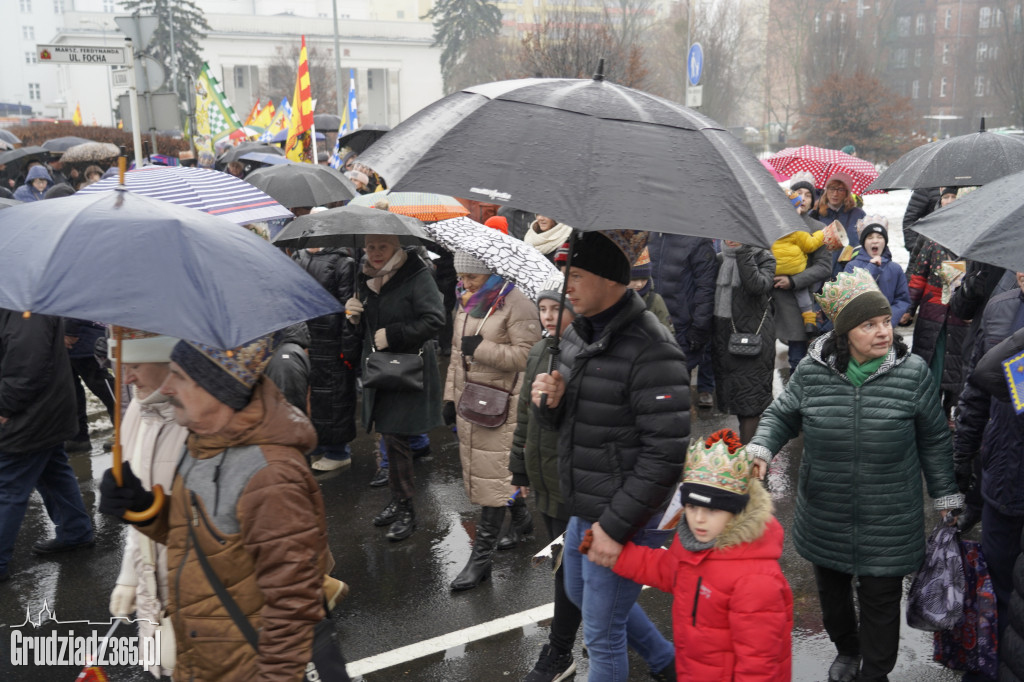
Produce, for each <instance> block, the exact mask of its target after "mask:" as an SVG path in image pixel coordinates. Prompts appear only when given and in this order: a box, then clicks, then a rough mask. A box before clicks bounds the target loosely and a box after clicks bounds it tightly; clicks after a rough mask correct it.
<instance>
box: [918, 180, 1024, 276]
mask: <svg viewBox="0 0 1024 682" xmlns="http://www.w3.org/2000/svg"><path fill="white" fill-rule="evenodd" d="M1021 225H1024V171H1022V172H1018V173H1014V174H1013V175H1007V176H1006V177H1004V178H999V179H998V180H995V181H993V182H991V183H989V184H987V185H985V186H984V187H982V188H980V189H977V190H975V191H973V192H971V193H970V194H968V195H967V196H965V197H962V198H960V199H957V200H956V201H954V202H953V203H951V204H949V205H947V206H944V207H943V208H940V209H938V210H937V211H935V212H934V213H932V214H931V215H928V216H925V217H924V218H922V219H921V220H919V221H918V222H917V223H915V224H914V229H915V230H917V231H918V232H920V233H921V234H922V235H924V236H925V237H928V238H929V239H932V240H934V241H936V242H938V243H939V244H941V245H943V246H945V247H946V248H947V249H949V250H950V251H952V252H953V253H955V254H956V255H958V256H959V257H961V258H970V259H971V260H976V261H980V262H982V263H989V264H991V265H997V266H999V267H1002V268H1006V269H1008V270H1010V271H1012V272H1024V239H1022V238H1021Z"/></svg>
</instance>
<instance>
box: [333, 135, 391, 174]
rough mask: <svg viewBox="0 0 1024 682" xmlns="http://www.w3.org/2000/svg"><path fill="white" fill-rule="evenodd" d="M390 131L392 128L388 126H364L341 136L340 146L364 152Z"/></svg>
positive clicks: (356, 151) (357, 152)
mask: <svg viewBox="0 0 1024 682" xmlns="http://www.w3.org/2000/svg"><path fill="white" fill-rule="evenodd" d="M390 131H391V128H389V127H388V126H363V127H362V128H359V129H358V130H353V131H352V132H351V133H347V134H345V135H342V136H341V137H339V138H338V146H339V147H348V148H349V149H351V150H352V151H354V152H355V153H356V154H362V153H363V152H365V151H366V150H367V149H369V148H370V145H372V144H373V143H374V142H376V141H377V140H379V139H380V138H382V137H384V135H385V134H386V133H388V132H390ZM378 172H380V171H378Z"/></svg>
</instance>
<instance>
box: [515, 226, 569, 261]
mask: <svg viewBox="0 0 1024 682" xmlns="http://www.w3.org/2000/svg"><path fill="white" fill-rule="evenodd" d="M536 224H537V221H533V222H532V223H531V224H530V229H529V230H527V231H526V236H525V237H523V241H524V242H526V243H527V244H529V245H530V246H532V247H533V248H535V249H537V250H538V251H540V252H541V253H543V254H544V255H545V256H546V255H548V254H549V253H554V252H555V250H556V249H558V247H559V246H561V245H562V244H564V243H566V242H567V241H569V237H570V236H571V235H572V228H571V227H569V226H568V225H563V224H562V223H556V224H555V226H554V227H552V228H551V229H550V230H548V231H547V232H538V231H537V230H535V229H534V225H536Z"/></svg>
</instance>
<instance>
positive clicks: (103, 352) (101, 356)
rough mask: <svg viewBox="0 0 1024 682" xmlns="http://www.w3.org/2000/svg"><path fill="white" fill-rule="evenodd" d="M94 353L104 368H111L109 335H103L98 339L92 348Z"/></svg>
mask: <svg viewBox="0 0 1024 682" xmlns="http://www.w3.org/2000/svg"><path fill="white" fill-rule="evenodd" d="M92 355H93V357H94V358H96V362H97V363H98V364H99V366H100V367H102V368H103V369H110V358H109V357H107V337H106V336H101V337H99V338H98V339H96V345H94V346H93V348H92Z"/></svg>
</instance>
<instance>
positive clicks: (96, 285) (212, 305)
mask: <svg viewBox="0 0 1024 682" xmlns="http://www.w3.org/2000/svg"><path fill="white" fill-rule="evenodd" d="M0 272H3V273H4V276H3V278H0V308H7V309H9V310H23V311H29V312H34V313H45V314H49V315H61V316H66V317H78V318H83V319H87V320H96V321H99V322H106V323H110V324H116V325H121V326H125V327H133V328H136V329H144V330H146V331H150V332H157V333H161V334H168V335H170V336H176V337H179V338H183V339H188V340H190V341H197V342H200V343H205V344H209V345H211V346H216V347H218V348H234V347H237V346H240V345H242V344H244V343H248V342H249V341H252V340H253V339H255V338H257V337H259V336H262V335H264V334H267V333H269V332H272V331H274V330H277V329H281V328H283V327H287V326H288V325H291V324H295V323H297V322H301V321H303V320H308V319H310V318H313V317H319V316H321V315H326V314H330V313H336V312H340V311H341V309H342V308H341V305H340V304H339V303H338V301H337V300H336V299H335V298H334V297H333V296H331V295H330V294H329V293H327V291H326V290H325V289H324V288H323V287H321V286H320V285H319V284H318V283H317V282H316V280H314V279H313V278H312V277H310V276H309V275H308V274H307V273H306V272H305V271H304V270H303V269H302V268H300V267H299V266H298V265H296V264H295V263H294V262H292V260H291V259H289V258H288V257H287V256H285V255H284V254H283V253H281V252H280V251H279V250H278V249H276V248H274V247H273V246H271V245H270V244H269V243H268V242H266V241H264V240H262V239H260V238H259V237H257V236H256V235H254V234H252V233H251V232H249V231H248V230H245V229H243V228H241V227H238V226H237V225H234V224H233V223H230V222H228V221H227V220H225V219H223V218H218V217H215V216H211V215H207V214H205V213H202V212H200V211H196V210H193V209H191V208H185V207H183V206H176V205H174V204H168V203H165V202H162V201H159V200H156V199H150V198H148V197H144V196H140V195H138V194H133V193H132V192H128V191H124V190H119V191H116V192H101V193H98V194H91V195H76V196H71V197H66V198H64V199H61V200H60V201H37V202H33V203H29V204H22V205H20V206H13V207H11V208H8V209H4V210H3V211H0Z"/></svg>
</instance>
